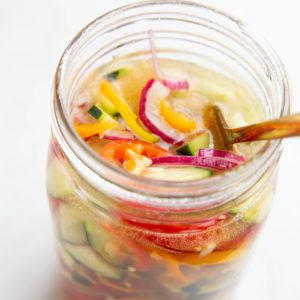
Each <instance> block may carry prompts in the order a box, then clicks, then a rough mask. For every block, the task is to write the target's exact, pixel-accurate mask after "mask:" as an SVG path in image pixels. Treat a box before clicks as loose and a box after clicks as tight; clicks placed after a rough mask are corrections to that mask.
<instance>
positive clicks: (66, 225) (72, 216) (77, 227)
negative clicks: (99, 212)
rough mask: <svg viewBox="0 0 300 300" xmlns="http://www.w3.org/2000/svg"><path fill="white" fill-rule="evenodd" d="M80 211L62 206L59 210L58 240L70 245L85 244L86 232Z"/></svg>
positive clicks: (65, 205) (68, 206)
mask: <svg viewBox="0 0 300 300" xmlns="http://www.w3.org/2000/svg"><path fill="white" fill-rule="evenodd" d="M82 218H83V217H82V215H81V211H80V210H78V209H76V208H73V207H72V206H70V205H67V204H62V205H60V208H59V221H58V222H59V223H58V224H59V234H60V238H61V239H62V240H63V241H65V242H68V243H71V244H79V245H82V244H86V243H87V238H86V232H85V230H84V223H83V220H82Z"/></svg>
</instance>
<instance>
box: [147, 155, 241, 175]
mask: <svg viewBox="0 0 300 300" xmlns="http://www.w3.org/2000/svg"><path fill="white" fill-rule="evenodd" d="M152 165H153V166H159V165H160V166H161V165H165V166H190V167H201V168H205V169H211V170H219V171H226V170H230V169H232V168H235V167H237V166H238V165H239V163H237V162H233V161H230V160H226V159H224V158H220V157H203V156H167V157H158V158H153V159H152Z"/></svg>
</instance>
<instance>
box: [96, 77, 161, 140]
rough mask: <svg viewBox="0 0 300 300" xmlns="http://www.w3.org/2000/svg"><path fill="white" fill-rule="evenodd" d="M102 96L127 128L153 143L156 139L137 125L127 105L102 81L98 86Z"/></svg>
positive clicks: (106, 82) (133, 114) (136, 119)
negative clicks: (108, 101) (114, 108)
mask: <svg viewBox="0 0 300 300" xmlns="http://www.w3.org/2000/svg"><path fill="white" fill-rule="evenodd" d="M100 89H101V92H102V93H103V95H104V96H105V97H106V98H107V99H108V100H110V101H111V102H112V104H113V105H114V106H115V107H116V109H117V110H118V111H119V113H120V114H121V116H122V118H123V119H124V121H125V123H126V124H127V125H128V127H129V128H130V129H131V130H132V131H133V132H134V133H135V134H136V135H137V136H138V137H139V138H140V139H141V140H143V141H146V142H150V143H155V142H157V141H158V137H156V136H155V135H153V134H151V133H150V132H148V131H146V130H145V129H144V128H143V127H141V126H140V125H139V124H138V117H137V116H136V114H135V113H134V112H133V111H132V110H131V108H130V107H129V105H128V103H127V102H126V101H125V100H124V99H122V98H121V96H120V95H118V93H117V91H116V90H115V88H114V87H113V86H112V85H111V84H110V83H109V82H108V81H107V80H105V81H103V82H102V84H101V86H100Z"/></svg>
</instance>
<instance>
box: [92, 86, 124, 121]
mask: <svg viewBox="0 0 300 300" xmlns="http://www.w3.org/2000/svg"><path fill="white" fill-rule="evenodd" d="M97 104H98V105H99V106H100V107H102V108H103V109H104V110H105V111H106V112H107V113H108V114H109V115H111V116H112V117H116V116H119V115H120V113H119V112H118V111H117V109H116V107H115V106H114V105H113V103H112V102H111V101H109V100H108V99H107V98H106V97H105V96H104V95H103V94H102V93H101V92H100V91H99V95H98V96H97Z"/></svg>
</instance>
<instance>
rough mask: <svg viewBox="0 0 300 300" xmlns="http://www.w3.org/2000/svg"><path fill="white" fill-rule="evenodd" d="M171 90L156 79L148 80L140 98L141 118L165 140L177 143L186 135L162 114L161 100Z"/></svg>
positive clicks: (152, 130) (153, 131)
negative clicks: (164, 118) (163, 117)
mask: <svg viewBox="0 0 300 300" xmlns="http://www.w3.org/2000/svg"><path fill="white" fill-rule="evenodd" d="M169 93H170V90H169V89H167V88H166V87H165V86H164V85H163V84H161V83H160V82H159V81H157V80H155V79H151V80H149V81H148V83H147V84H146V86H145V87H144V89H143V91H142V94H141V100H140V111H139V115H140V119H141V120H142V122H143V124H144V125H145V126H146V127H147V128H148V129H149V130H150V131H151V132H152V133H154V134H156V135H158V136H159V137H160V138H161V139H162V140H163V141H165V142H167V143H170V144H175V143H178V142H179V141H181V140H183V139H184V137H185V135H184V134H182V133H181V132H179V131H177V130H175V129H174V128H173V127H172V126H170V125H169V124H168V123H167V122H165V121H164V120H163V119H162V118H161V115H160V112H159V107H160V101H161V100H163V99H165V98H166V97H168V95H169Z"/></svg>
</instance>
